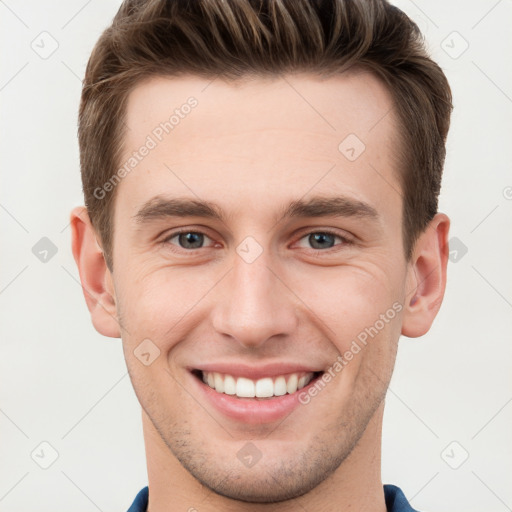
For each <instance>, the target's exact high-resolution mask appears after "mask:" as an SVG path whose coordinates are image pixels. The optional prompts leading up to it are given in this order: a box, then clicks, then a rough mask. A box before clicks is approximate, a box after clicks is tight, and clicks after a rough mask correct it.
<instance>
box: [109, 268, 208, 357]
mask: <svg viewBox="0 0 512 512" xmlns="http://www.w3.org/2000/svg"><path fill="white" fill-rule="evenodd" d="M121 280H122V281H123V283H124V284H123V285H122V286H121V287H120V288H119V292H120V299H121V301H120V303H119V306H120V307H119V309H120V313H121V316H122V319H123V325H124V326H125V327H126V334H127V335H128V337H129V339H131V340H132V341H131V342H132V343H133V342H136V339H144V338H149V339H151V340H153V341H154V342H155V343H156V344H158V346H159V347H160V348H161V349H162V350H165V349H168V348H170V347H167V346H166V344H168V343H169V342H170V341H171V342H172V341H173V338H174V336H172V335H171V336H170V335H169V334H170V332H171V331H172V329H173V328H174V327H175V326H177V325H178V324H180V322H182V321H186V316H187V315H188V314H193V311H194V309H195V308H196V307H197V306H198V305H199V304H200V302H201V300H202V299H203V298H204V297H205V296H206V295H207V294H208V292H210V291H211V290H212V289H213V288H214V286H215V284H216V282H217V281H218V278H217V279H216V278H215V276H214V275H213V274H212V272H211V270H210V271H209V270H208V269H206V268H203V269H201V268H199V267H189V268H188V269H186V270H185V269H183V268H177V267H176V268H163V269H162V268H160V269H158V270H151V271H147V270H145V269H141V270H139V271H136V270H135V269H133V270H132V271H130V272H127V273H126V275H124V276H121ZM135 338H136V339H135ZM175 342H177V340H175Z"/></svg>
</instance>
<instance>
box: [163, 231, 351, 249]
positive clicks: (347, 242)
mask: <svg viewBox="0 0 512 512" xmlns="http://www.w3.org/2000/svg"><path fill="white" fill-rule="evenodd" d="M184 233H194V234H198V235H204V236H206V237H207V238H210V240H211V237H209V236H208V235H207V234H206V233H205V232H203V231H198V230H193V229H180V230H178V231H173V232H172V233H170V234H169V235H168V236H166V237H165V239H164V240H162V244H166V245H174V244H171V243H170V240H172V239H173V238H175V237H177V236H179V235H182V234H184ZM312 234H322V235H331V236H334V237H335V238H338V239H340V240H341V241H342V243H341V244H338V249H337V248H336V246H334V247H329V248H327V249H314V248H310V250H312V251H315V252H317V253H330V252H333V251H337V250H339V246H346V245H353V244H354V242H353V240H351V239H350V238H347V237H344V236H341V235H340V234H339V233H337V232H335V231H332V230H330V229H322V230H318V229H316V230H312V231H308V232H307V233H304V234H303V235H302V236H301V237H300V238H299V240H302V239H303V238H305V237H307V236H309V235H312ZM177 247H178V248H177V249H172V250H173V251H175V252H179V251H185V252H188V253H191V252H194V251H199V250H200V249H208V247H199V248H197V249H184V248H183V247H179V246H177Z"/></svg>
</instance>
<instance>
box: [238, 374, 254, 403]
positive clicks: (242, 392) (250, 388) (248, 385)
mask: <svg viewBox="0 0 512 512" xmlns="http://www.w3.org/2000/svg"><path fill="white" fill-rule="evenodd" d="M254 395H255V391H254V382H253V381H252V380H251V379H246V378H245V377H238V379H237V381H236V396H240V397H244V398H251V397H253V396H254Z"/></svg>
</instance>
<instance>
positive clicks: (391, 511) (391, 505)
mask: <svg viewBox="0 0 512 512" xmlns="http://www.w3.org/2000/svg"><path fill="white" fill-rule="evenodd" d="M148 491H149V489H148V487H144V489H142V490H141V491H140V492H139V494H137V496H136V498H135V501H134V502H133V503H132V506H131V507H130V508H129V509H128V512H146V509H147V506H148ZM384 496H385V498H386V508H387V510H388V512H418V511H417V510H416V509H414V508H412V507H411V505H409V502H408V501H407V498H406V497H405V496H404V493H403V492H402V490H401V489H400V488H399V487H397V486H396V485H389V484H386V485H385V486H384Z"/></svg>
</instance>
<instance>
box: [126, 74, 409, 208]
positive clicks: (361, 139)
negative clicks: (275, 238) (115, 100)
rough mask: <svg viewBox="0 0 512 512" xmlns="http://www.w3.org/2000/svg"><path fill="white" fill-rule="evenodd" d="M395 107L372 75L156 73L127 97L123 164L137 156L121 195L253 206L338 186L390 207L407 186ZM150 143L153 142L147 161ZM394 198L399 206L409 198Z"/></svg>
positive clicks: (139, 200)
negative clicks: (401, 178)
mask: <svg viewBox="0 0 512 512" xmlns="http://www.w3.org/2000/svg"><path fill="white" fill-rule="evenodd" d="M392 104H393V103H392V99H391V96H390V94H389V92H388V91H387V89H386V88H385V87H384V86H383V84H382V83H381V82H380V81H379V80H378V79H377V78H375V77H374V76H373V75H371V74H369V73H366V72H357V73H350V74H348V73H344V74H342V75H339V76H336V77H331V78H329V79H322V78H320V77H318V76H312V75H304V74H303V75H300V74H299V75H290V76H285V77H279V78H277V77H274V78H262V77H258V78H251V79H244V80H241V81H237V82H233V81H227V82H226V81H222V80H220V79H215V80H206V79H202V78H199V77H193V76H187V77H179V78H174V77H172V78H168V77H153V78H151V79H148V80H147V81H145V82H143V83H140V84H139V85H138V86H137V87H135V88H134V90H133V91H132V92H131V93H130V95H129V98H128V103H127V110H126V119H125V124H126V127H127V130H126V135H125V141H124V146H123V147H124V152H123V156H122V160H123V161H122V162H121V165H123V164H124V163H126V162H127V161H128V160H129V159H130V158H132V157H133V155H135V154H136V155H135V156H136V157H137V162H132V163H134V165H133V167H131V168H130V169H129V172H128V173H125V174H126V177H125V178H124V179H123V180H122V183H121V184H120V185H119V188H120V189H121V190H118V191H117V194H118V199H117V201H121V202H123V201H127V202H129V203H130V204H132V205H133V207H135V206H136V205H140V204H142V202H145V201H147V200H148V199H150V198H151V197H152V196H157V195H161V194H163V193H164V194H168V193H169V194H171V195H175V196H189V197H194V196H196V197H201V198H204V199H207V200H212V199H213V200H217V199H218V200H219V201H220V202H222V200H224V201H225V203H226V205H227V203H228V202H229V201H234V200H235V199H236V200H237V201H236V203H237V204H238V205H240V204H244V205H246V206H247V207H249V206H254V207H257V203H258V201H260V200H261V198H262V197H266V198H267V200H268V201H269V203H268V204H267V205H266V207H269V206H270V205H271V204H272V198H275V200H276V201H280V198H283V196H286V198H287V199H297V198H298V197H302V196H304V195H305V194H307V193H308V191H313V192H315V193H319V194H325V193H326V192H330V191H332V190H333V188H337V189H339V190H338V192H340V193H343V194H344V195H350V196H352V197H354V198H356V199H360V200H364V201H365V202H370V203H372V204H373V205H374V206H375V207H376V208H379V206H382V207H389V204H388V203H389V200H390V196H392V195H395V196H396V195H397V189H399V184H398V180H397V173H396V172H395V170H396V168H397V165H398V164H397V161H396V156H395V155H396V153H397V152H396V151H394V149H395V150H396V146H397V144H396V140H397V128H396V123H395V117H394V112H393V109H392ZM143 146H147V147H149V148H150V149H149V150H147V151H146V150H144V151H142V152H143V153H144V156H143V157H142V158H141V157H140V153H141V151H140V150H141V149H142V148H143ZM119 195H120V196H121V198H119ZM392 199H393V202H394V203H398V204H395V206H396V207H397V208H398V207H399V204H400V197H393V198H392ZM219 201H218V202H219ZM234 205H235V203H232V206H234ZM280 206H281V204H277V203H276V208H277V207H280Z"/></svg>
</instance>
